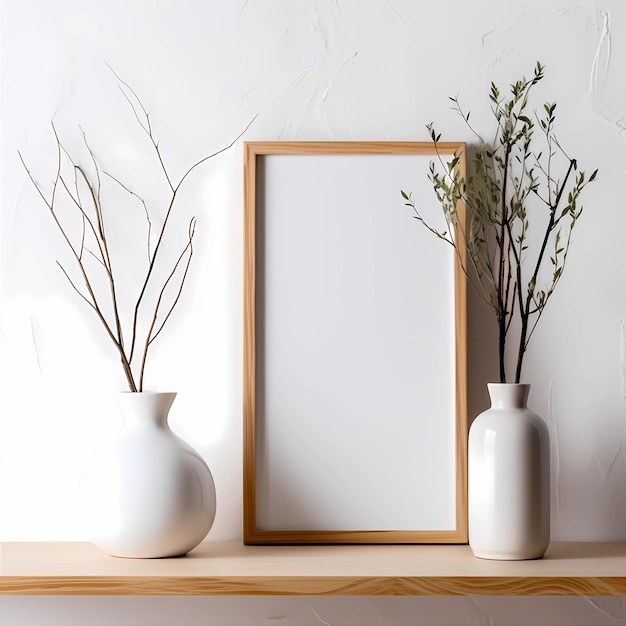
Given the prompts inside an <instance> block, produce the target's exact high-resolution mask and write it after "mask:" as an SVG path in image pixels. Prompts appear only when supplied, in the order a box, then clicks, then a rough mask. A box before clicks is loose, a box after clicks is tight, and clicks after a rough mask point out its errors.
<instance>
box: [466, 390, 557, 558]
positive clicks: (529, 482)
mask: <svg viewBox="0 0 626 626" xmlns="http://www.w3.org/2000/svg"><path fill="white" fill-rule="evenodd" d="M488 388H489V395H490V397H491V408H489V409H488V410H487V411H485V412H483V413H481V414H480V415H479V416H478V417H477V418H476V419H475V420H474V422H473V423H472V426H471V428H470V434H469V455H468V507H469V543H470V547H471V549H472V551H473V553H474V555H475V556H476V557H479V558H484V559H499V560H521V559H538V558H541V557H542V556H543V554H544V553H545V551H546V548H547V547H548V544H549V543H550V437H549V432H548V428H547V426H546V424H545V422H544V421H543V419H542V418H541V417H539V415H537V414H536V413H535V412H534V411H532V410H530V409H529V408H528V406H527V400H528V394H529V391H530V385H524V384H495V383H494V384H489V385H488Z"/></svg>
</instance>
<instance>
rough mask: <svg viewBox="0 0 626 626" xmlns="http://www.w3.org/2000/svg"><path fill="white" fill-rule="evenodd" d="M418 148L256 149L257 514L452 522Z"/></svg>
mask: <svg viewBox="0 0 626 626" xmlns="http://www.w3.org/2000/svg"><path fill="white" fill-rule="evenodd" d="M431 158H432V157H429V156H427V155H359V154H355V155H342V154H337V155H265V156H259V157H257V164H258V165H257V167H258V170H257V293H258V296H257V297H258V300H257V528H258V529H260V530H339V529H341V530H453V529H454V528H455V511H456V509H455V334H454V269H453V265H454V262H453V261H454V257H453V249H452V247H451V246H449V245H448V244H446V243H445V242H442V241H440V240H439V239H437V238H436V237H434V236H433V235H432V234H431V233H429V232H427V231H426V229H425V228H424V227H423V226H422V225H421V224H420V223H419V222H418V221H417V220H416V219H414V218H413V213H412V210H411V209H410V208H409V207H406V206H404V201H403V199H402V197H401V195H400V190H401V189H404V190H406V191H409V190H411V191H412V192H413V194H414V197H415V198H417V199H418V200H419V203H420V209H421V210H422V211H423V213H424V214H425V215H426V216H427V217H428V218H429V219H431V220H432V222H433V223H434V224H435V225H436V226H437V227H440V228H444V225H443V218H442V216H441V209H440V207H439V205H438V203H437V201H436V198H435V196H434V193H433V191H432V188H431V186H430V183H429V181H428V179H427V175H426V174H427V168H428V164H429V162H430V160H431Z"/></svg>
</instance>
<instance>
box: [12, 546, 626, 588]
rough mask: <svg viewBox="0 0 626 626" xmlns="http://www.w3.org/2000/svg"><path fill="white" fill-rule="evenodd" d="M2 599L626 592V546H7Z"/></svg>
mask: <svg viewBox="0 0 626 626" xmlns="http://www.w3.org/2000/svg"><path fill="white" fill-rule="evenodd" d="M0 595H233V596H258V595H263V596H265V595H297V596H301V595H341V596H355V595H388V596H420V595H429V596H435V595H474V596H479V595H520V596H521V595H523V596H576V595H606V596H622V595H626V544H624V543H600V544H597V543H553V544H551V545H550V547H549V548H548V552H547V553H546V557H545V558H544V559H540V560H536V561H487V560H482V559H476V558H474V557H473V556H472V554H471V551H470V549H469V547H468V546H448V545H439V546H433V545H430V546H429V545H423V546H416V545H412V546H398V545H394V546H244V545H242V544H240V543H210V542H207V543H203V544H201V545H200V546H199V547H198V548H196V550H194V551H192V552H191V553H190V554H189V555H188V556H187V557H183V558H176V559H117V558H114V557H109V556H107V555H105V554H103V553H102V552H100V551H99V550H98V549H97V548H95V546H93V545H92V544H87V543H4V544H0Z"/></svg>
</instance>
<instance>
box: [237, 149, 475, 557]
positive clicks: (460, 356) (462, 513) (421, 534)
mask: <svg viewBox="0 0 626 626" xmlns="http://www.w3.org/2000/svg"><path fill="white" fill-rule="evenodd" d="M437 153H439V155H441V156H443V157H446V156H448V157H449V156H451V155H455V156H457V157H458V162H457V165H456V171H457V172H458V173H459V174H460V175H461V176H462V177H465V175H466V157H465V155H466V148H465V144H464V143H462V142H441V143H439V144H437V147H436V148H435V144H434V143H432V142H376V141H371V142H350V141H347V142H346V141H297V142H286V141H269V142H260V141H257V142H246V143H245V145H244V296H243V301H244V307H243V309H244V310H243V318H244V329H243V335H244V341H243V345H244V347H243V540H244V543H246V544H249V545H263V544H269V545H274V544H292V545H293V544H325V543H344V544H350V543H359V544H362V543H372V544H379V543H385V544H389V543H398V544H404V543H467V536H468V534H467V533H468V531H467V431H468V419H467V313H466V308H467V300H466V299H467V294H466V276H465V273H464V271H463V269H462V261H463V260H464V259H465V249H464V243H463V242H464V238H462V237H460V238H459V239H458V241H459V242H460V243H459V244H458V255H457V257H456V259H455V267H454V307H455V310H454V329H455V351H456V354H455V376H456V383H455V385H456V386H455V404H456V416H455V417H456V424H455V428H456V442H455V445H456V450H455V463H456V468H455V480H456V484H455V490H456V491H455V506H456V518H455V528H454V529H452V530H440V529H433V530H425V529H416V530H401V531H397V530H373V531H372V530H352V529H337V530H324V531H319V530H290V529H284V530H261V529H259V528H257V489H256V469H257V446H258V441H257V428H256V419H257V417H256V409H257V407H256V400H257V390H256V384H257V381H256V375H257V362H256V361H257V350H256V343H257V340H258V339H259V338H258V337H257V335H256V333H257V329H256V327H257V322H256V318H257V310H256V307H257V302H256V298H257V284H261V278H259V277H257V271H258V267H259V265H261V263H259V264H258V265H257V259H256V255H257V233H256V228H257V223H258V222H260V220H257V210H258V209H257V206H256V204H257V191H258V190H259V189H261V190H262V189H263V185H264V181H262V180H260V181H257V169H258V168H257V159H258V158H260V157H263V156H266V155H354V154H364V155H387V154H388V155H429V156H432V157H433V158H435V157H436V155H437ZM458 213H459V221H460V227H461V228H464V226H465V206H464V205H463V203H461V202H460V203H459V206H458ZM442 245H443V244H442Z"/></svg>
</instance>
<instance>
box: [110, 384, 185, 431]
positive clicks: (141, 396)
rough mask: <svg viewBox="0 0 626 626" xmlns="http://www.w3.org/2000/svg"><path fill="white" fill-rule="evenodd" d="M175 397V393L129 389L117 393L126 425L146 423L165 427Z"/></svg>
mask: <svg viewBox="0 0 626 626" xmlns="http://www.w3.org/2000/svg"><path fill="white" fill-rule="evenodd" d="M175 398H176V394H175V393H160V392H153V391H143V392H131V391H127V392H123V393H120V394H118V395H117V403H118V406H119V407H120V410H121V412H122V415H123V416H124V424H125V426H126V427H131V428H132V427H133V426H140V425H145V424H152V425H155V426H161V427H165V426H167V416H168V413H169V410H170V407H171V406H172V403H173V402H174V399H175Z"/></svg>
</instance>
